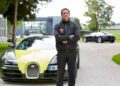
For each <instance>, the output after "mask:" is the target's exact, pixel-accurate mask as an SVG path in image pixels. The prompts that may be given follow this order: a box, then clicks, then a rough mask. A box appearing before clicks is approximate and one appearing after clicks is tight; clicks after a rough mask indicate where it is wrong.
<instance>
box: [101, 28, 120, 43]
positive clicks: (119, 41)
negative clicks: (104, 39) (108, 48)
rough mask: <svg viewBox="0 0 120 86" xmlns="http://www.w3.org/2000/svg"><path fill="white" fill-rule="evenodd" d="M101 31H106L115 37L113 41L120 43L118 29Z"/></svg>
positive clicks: (119, 31)
mask: <svg viewBox="0 0 120 86" xmlns="http://www.w3.org/2000/svg"><path fill="white" fill-rule="evenodd" d="M101 32H108V33H111V34H113V35H114V36H115V37H116V40H115V42H117V43H120V30H101Z"/></svg>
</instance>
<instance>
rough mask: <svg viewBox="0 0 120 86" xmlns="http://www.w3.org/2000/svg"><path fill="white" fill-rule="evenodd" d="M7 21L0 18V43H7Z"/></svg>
mask: <svg viewBox="0 0 120 86" xmlns="http://www.w3.org/2000/svg"><path fill="white" fill-rule="evenodd" d="M7 39H8V38H7V19H4V18H3V17H2V16H1V17H0V42H7Z"/></svg>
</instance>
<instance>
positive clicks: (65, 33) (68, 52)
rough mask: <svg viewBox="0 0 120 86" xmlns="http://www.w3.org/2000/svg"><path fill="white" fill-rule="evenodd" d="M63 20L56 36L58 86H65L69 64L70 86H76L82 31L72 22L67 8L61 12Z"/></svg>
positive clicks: (55, 29)
mask: <svg viewBox="0 0 120 86" xmlns="http://www.w3.org/2000/svg"><path fill="white" fill-rule="evenodd" d="M61 17H62V20H61V22H60V23H59V24H56V26H55V28H54V35H55V39H56V48H57V51H58V54H57V62H58V72H57V86H63V79H64V72H65V65H66V63H67V64H68V74H69V83H68V84H69V86H75V78H76V76H75V69H76V65H75V64H76V53H77V52H76V48H77V41H78V40H79V39H80V31H79V30H80V29H79V28H78V26H77V25H76V24H75V23H73V22H72V21H70V11H69V9H67V8H64V9H62V10H61Z"/></svg>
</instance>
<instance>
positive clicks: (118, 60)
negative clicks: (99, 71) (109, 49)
mask: <svg viewBox="0 0 120 86" xmlns="http://www.w3.org/2000/svg"><path fill="white" fill-rule="evenodd" d="M112 61H114V62H115V63H116V64H118V65H120V54H117V55H115V56H113V57H112Z"/></svg>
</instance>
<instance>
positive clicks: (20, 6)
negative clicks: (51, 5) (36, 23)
mask: <svg viewBox="0 0 120 86" xmlns="http://www.w3.org/2000/svg"><path fill="white" fill-rule="evenodd" d="M43 1H46V2H50V1H51V0H0V14H3V16H4V17H7V19H8V21H10V23H11V24H13V34H12V42H13V44H14V46H16V24H17V20H18V21H20V20H31V19H34V18H35V12H36V11H37V4H38V3H39V2H43Z"/></svg>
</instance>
